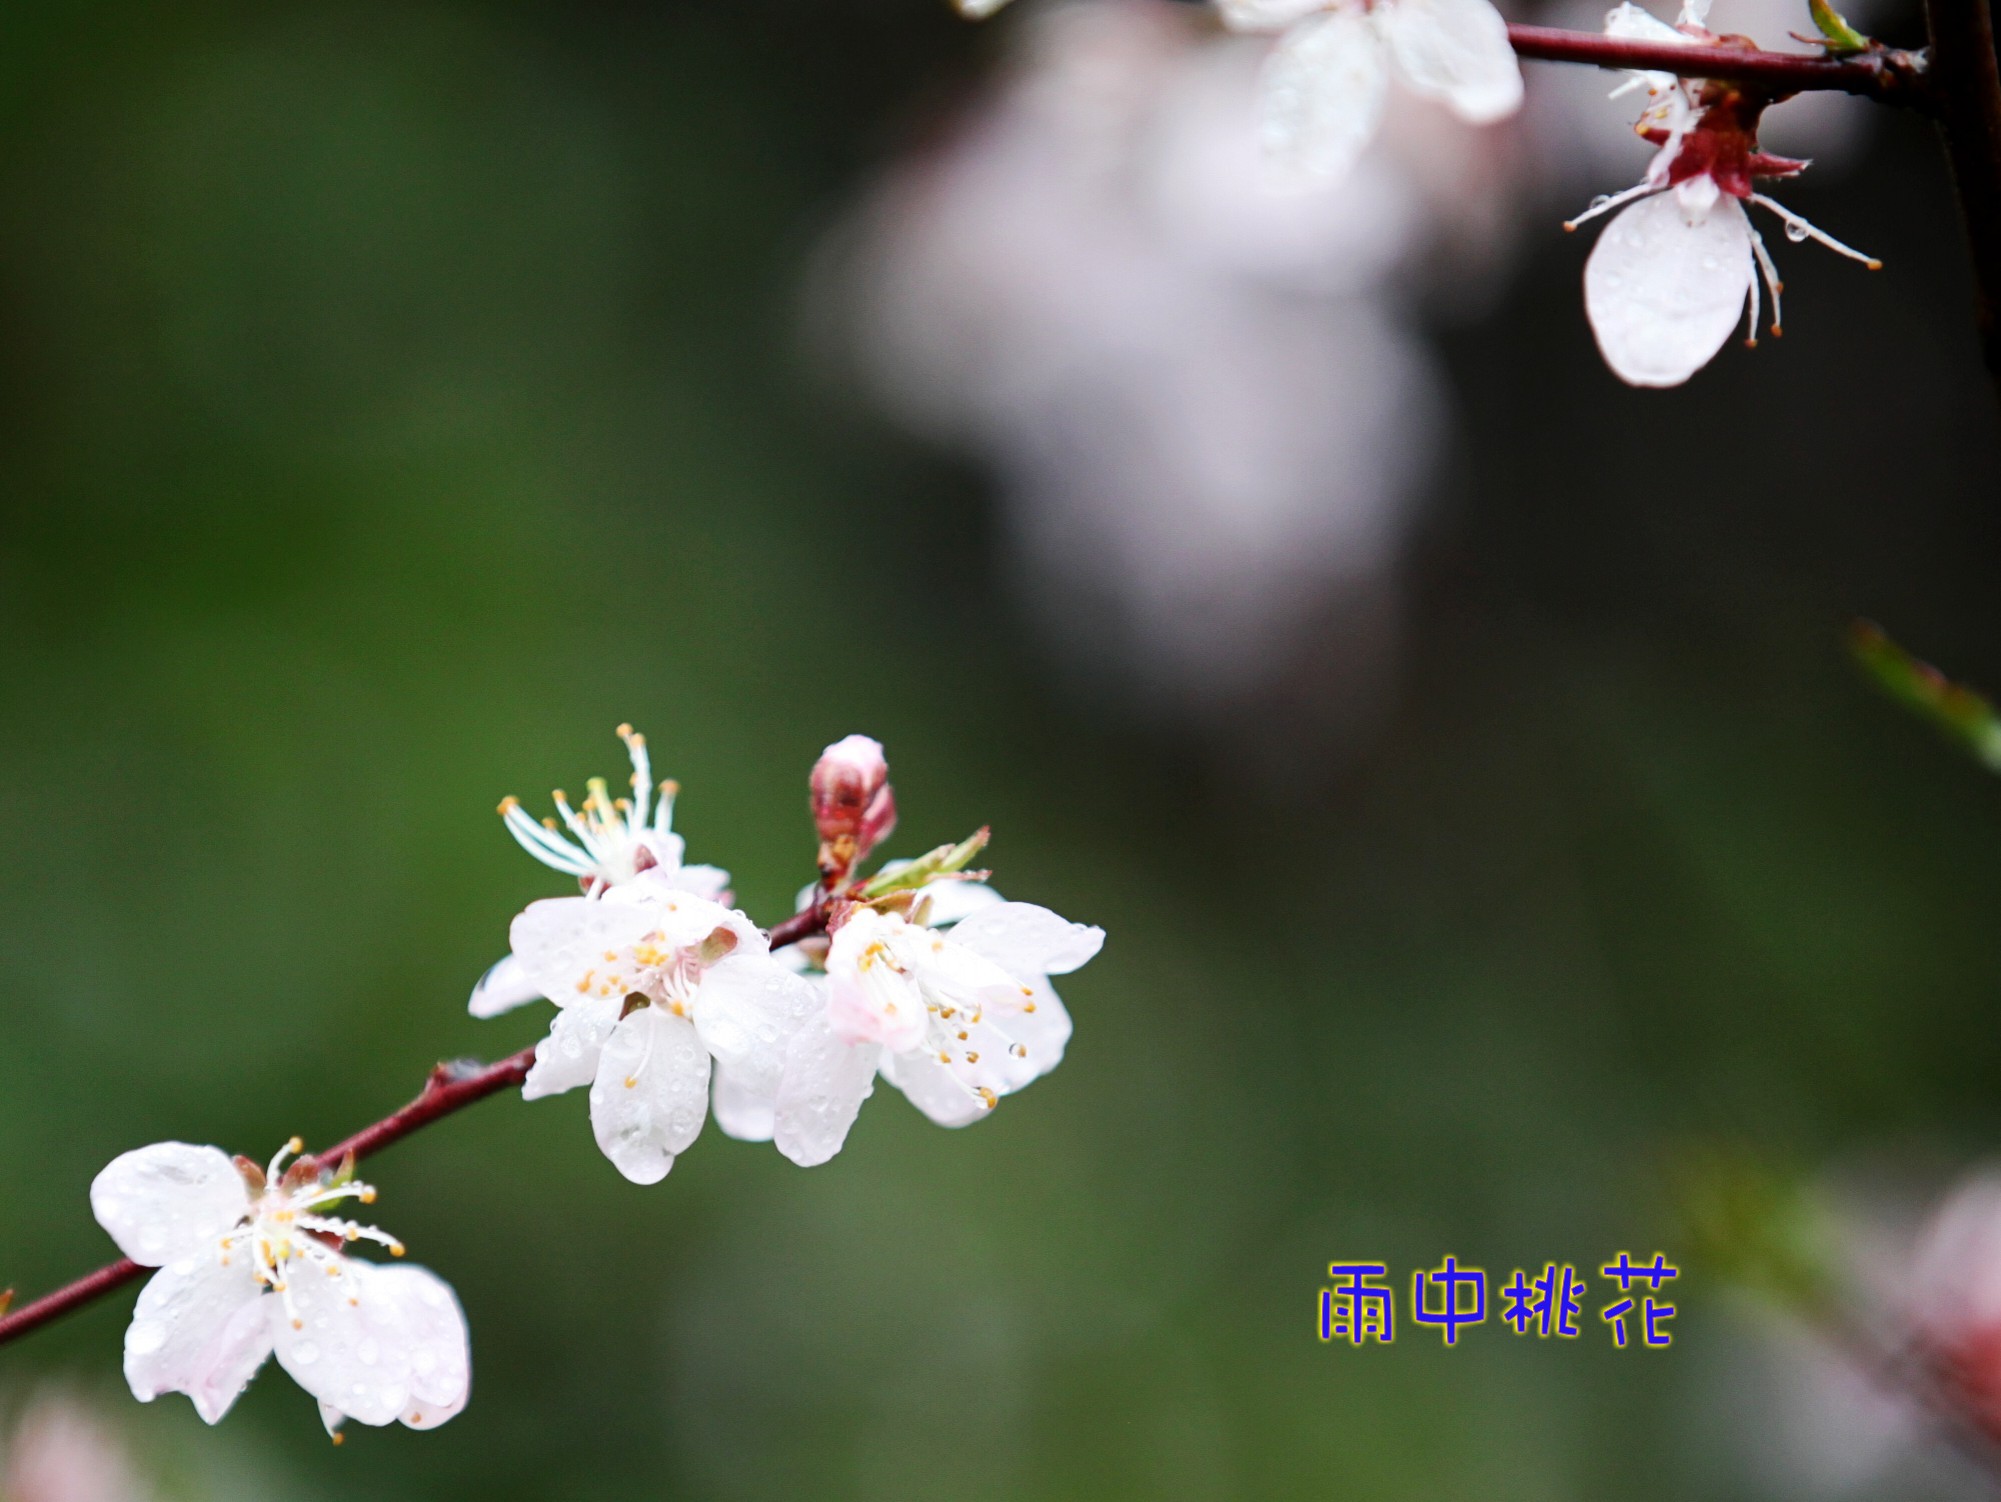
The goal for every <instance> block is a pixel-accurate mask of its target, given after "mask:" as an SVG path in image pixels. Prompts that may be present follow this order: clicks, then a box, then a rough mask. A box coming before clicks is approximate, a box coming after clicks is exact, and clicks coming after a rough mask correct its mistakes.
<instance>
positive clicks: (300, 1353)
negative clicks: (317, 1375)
mask: <svg viewBox="0 0 2001 1502" xmlns="http://www.w3.org/2000/svg"><path fill="white" fill-rule="evenodd" d="M292 1359H293V1360H294V1361H296V1362H297V1363H298V1364H299V1365H300V1366H311V1365H312V1364H313V1363H314V1362H315V1361H318V1360H319V1359H320V1348H319V1346H318V1345H316V1344H315V1343H314V1342H312V1341H310V1340H302V1341H300V1342H299V1343H298V1344H297V1345H296V1346H294V1347H292Z"/></svg>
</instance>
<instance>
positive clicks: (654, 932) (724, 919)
mask: <svg viewBox="0 0 2001 1502" xmlns="http://www.w3.org/2000/svg"><path fill="white" fill-rule="evenodd" d="M604 900H605V901H606V902H609V903H611V904H613V905H614V906H626V907H631V908H633V909H635V910H643V911H645V912H647V913H650V914H651V915H652V921H651V922H650V923H649V924H648V926H647V928H646V930H645V933H644V935H643V937H645V938H646V939H647V940H649V941H650V942H651V943H653V944H656V945H668V946H672V947H674V948H677V949H678V948H684V947H688V946H692V945H696V944H699V943H701V942H702V941H703V940H704V939H706V938H707V937H708V936H709V935H710V934H712V933H714V932H715V931H716V930H717V929H719V928H726V929H728V930H729V931H730V932H731V933H732V934H733V935H735V937H736V941H737V947H736V949H735V951H734V953H736V954H739V955H745V954H763V953H765V952H766V951H767V950H768V949H769V948H770V945H769V943H768V942H767V941H766V939H765V937H764V930H763V929H761V928H759V927H758V926H757V925H756V924H755V923H753V922H751V921H750V919H749V918H747V917H745V916H744V915H743V914H742V913H740V912H737V911H735V910H733V909H731V908H726V907H724V906H723V905H722V904H721V903H719V902H711V901H710V900H709V899H708V898H706V897H698V896H696V895H695V894H694V893H692V892H688V891H685V890H683V889H682V887H681V886H680V885H679V881H678V878H677V877H673V876H667V875H664V874H662V873H661V872H658V871H646V872H643V873H641V874H640V876H639V877H638V878H637V879H636V880H634V881H632V882H631V883H629V884H628V885H626V886H623V887H616V888H614V889H613V890H612V891H610V892H607V893H606V894H605V897H604ZM602 957H603V956H602V955H600V956H599V958H602Z"/></svg>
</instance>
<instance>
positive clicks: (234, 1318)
mask: <svg viewBox="0 0 2001 1502" xmlns="http://www.w3.org/2000/svg"><path fill="white" fill-rule="evenodd" d="M230 1171H231V1172H232V1173H234V1172H235V1169H234V1168H232V1169H231V1170H230ZM262 1294H263V1289H262V1288H260V1287H259V1286H258V1283H257V1280H256V1277H255V1276H254V1275H253V1273H252V1271H251V1259H250V1257H249V1255H248V1253H247V1252H246V1253H244V1254H241V1255H238V1256H234V1257H232V1258H230V1260H229V1261H228V1262H226V1263H225V1262H224V1261H223V1260H222V1253H221V1251H220V1250H219V1249H218V1248H215V1247H210V1248H208V1249H206V1250H205V1251H202V1252H198V1253H196V1254H195V1255H193V1256H190V1257H186V1258H183V1259H182V1260H180V1261H177V1262H172V1263H169V1264H168V1265H167V1266H165V1267H163V1268H161V1269H160V1270H159V1271H158V1272H157V1273H155V1274H153V1276H152V1278H151V1279H149V1280H148V1281H147V1284H146V1286H145V1287H144V1288H142V1289H140V1290H139V1301H138V1303H137V1304H136V1305H135V1306H134V1308H133V1311H132V1323H131V1324H130V1325H129V1326H127V1327H126V1330H125V1380H126V1382H127V1383H128V1384H130V1386H131V1388H132V1396H133V1397H135V1398H137V1399H138V1400H139V1401H140V1402H142V1403H150V1402H152V1401H153V1399H154V1398H156V1397H158V1396H159V1395H160V1394H161V1393H163V1392H184V1393H186V1394H187V1395H188V1396H189V1397H190V1398H192V1399H193V1400H194V1405H195V1411H196V1412H197V1413H199V1414H200V1415H201V1416H202V1418H203V1419H204V1420H205V1421H206V1422H208V1423H211V1424H213V1423H215V1422H216V1421H218V1420H219V1419H220V1418H221V1417H222V1416H223V1415H224V1414H225V1413H227V1412H229V1406H230V1404H232V1403H234V1402H235V1401H236V1396H237V1394H238V1393H240V1392H242V1391H243V1389H244V1388H245V1387H247V1386H248V1385H249V1383H250V1379H251V1378H252V1377H254V1376H256V1375H257V1368H258V1367H260V1366H262V1365H263V1364H264V1358H265V1357H267V1356H269V1355H270V1354H271V1324H270V1320H269V1318H268V1316H267V1315H266V1313H265V1311H264V1309H263V1308H262V1307H261V1303H260V1300H261V1297H262Z"/></svg>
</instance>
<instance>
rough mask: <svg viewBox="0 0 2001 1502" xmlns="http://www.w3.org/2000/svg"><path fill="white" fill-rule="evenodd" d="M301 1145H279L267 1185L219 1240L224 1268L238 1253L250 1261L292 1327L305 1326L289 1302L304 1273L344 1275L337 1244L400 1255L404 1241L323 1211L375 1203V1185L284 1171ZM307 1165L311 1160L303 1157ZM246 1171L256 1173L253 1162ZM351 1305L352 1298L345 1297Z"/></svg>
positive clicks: (266, 1174) (294, 1169) (266, 1176)
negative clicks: (360, 1244) (373, 1245)
mask: <svg viewBox="0 0 2001 1502" xmlns="http://www.w3.org/2000/svg"><path fill="white" fill-rule="evenodd" d="M303 1146H304V1144H303V1143H302V1142H301V1141H300V1140H299V1139H298V1138H297V1137H294V1138H293V1139H292V1140H291V1141H290V1142H288V1143H286V1144H285V1145H284V1146H283V1147H281V1148H280V1149H278V1152H277V1155H276V1156H275V1157H273V1158H272V1159H271V1164H270V1167H269V1168H267V1169H266V1170H265V1172H264V1182H265V1185H266V1188H265V1189H264V1191H263V1192H262V1193H261V1194H259V1195H258V1196H257V1197H256V1199H255V1200H254V1201H253V1202H252V1204H251V1207H250V1213H249V1214H248V1215H247V1216H246V1217H245V1218H244V1220H243V1221H242V1223H241V1224H239V1225H238V1226H237V1227H236V1228H235V1229H234V1230H232V1231H230V1232H229V1233H228V1234H227V1235H225V1236H224V1237H223V1238H222V1242H221V1254H222V1264H223V1266H225V1267H227V1266H229V1264H230V1262H231V1260H232V1259H233V1258H235V1257H239V1256H247V1257H248V1258H249V1259H250V1273H251V1276H252V1277H254V1278H255V1279H256V1280H257V1281H258V1282H259V1283H260V1284H262V1285H263V1286H264V1287H266V1288H269V1289H270V1290H271V1291H272V1292H273V1293H275V1294H277V1295H278V1297H279V1298H280V1299H282V1300H283V1301H284V1304H285V1315H286V1317H287V1318H288V1319H290V1320H291V1322H292V1328H293V1329H295V1330H297V1329H302V1328H304V1323H303V1321H301V1320H300V1318H299V1314H298V1309H297V1308H296V1306H295V1305H294V1303H293V1301H292V1288H293V1284H294V1282H295V1281H296V1280H297V1279H298V1278H300V1277H304V1276H309V1275H318V1276H323V1277H328V1278H339V1277H342V1276H344V1275H345V1273H346V1259H345V1258H343V1257H342V1255H341V1253H340V1251H339V1250H338V1249H339V1248H340V1247H343V1246H345V1245H346V1244H347V1243H348V1242H351V1241H373V1242H377V1243H379V1244H380V1245H382V1246H384V1247H387V1248H388V1249H389V1255H390V1256H392V1257H400V1256H402V1255H403V1251H404V1247H403V1243H402V1242H400V1241H398V1240H397V1239H396V1238H395V1237H394V1236H391V1235H390V1234H389V1233H388V1232H386V1231H382V1230H378V1229H377V1228H376V1227H374V1226H364V1225H362V1224H361V1223H360V1222H358V1221H353V1220H348V1219H346V1218H344V1217H342V1216H339V1215H330V1214H327V1213H326V1212H327V1211H328V1210H329V1209H330V1208H331V1207H333V1206H335V1205H338V1204H340V1203H341V1202H342V1201H344V1200H359V1201H360V1202H361V1203H362V1204H364V1205H369V1204H373V1203H374V1202H375V1187H374V1186H373V1185H372V1184H364V1183H362V1182H361V1181H360V1180H359V1179H349V1180H347V1181H345V1182H341V1183H326V1182H323V1181H321V1179H320V1178H319V1177H318V1175H317V1174H314V1173H307V1174H301V1173H300V1172H299V1169H300V1167H301V1164H300V1163H295V1164H293V1165H292V1168H291V1169H290V1170H289V1171H286V1170H285V1159H286V1158H287V1157H288V1156H290V1155H292V1154H294V1153H297V1152H298V1151H299V1150H300V1148H301V1147H303ZM302 1162H303V1163H304V1166H306V1167H308V1168H310V1166H311V1164H310V1160H302ZM245 1171H246V1172H247V1173H249V1174H251V1175H253V1176H254V1175H255V1173H256V1169H255V1167H254V1166H249V1167H246V1169H245ZM349 1302H350V1303H352V1302H353V1299H352V1298H350V1299H349Z"/></svg>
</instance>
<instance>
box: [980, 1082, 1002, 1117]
mask: <svg viewBox="0 0 2001 1502" xmlns="http://www.w3.org/2000/svg"><path fill="white" fill-rule="evenodd" d="M978 1094H979V1097H980V1099H981V1100H982V1101H984V1102H985V1103H986V1107H987V1109H988V1110H989V1111H991V1110H992V1109H993V1108H994V1107H995V1106H997V1105H999V1104H1000V1097H999V1096H997V1095H995V1094H994V1093H993V1091H991V1090H989V1089H988V1088H987V1087H986V1086H985V1085H982V1086H980V1088H979V1091H978Z"/></svg>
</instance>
